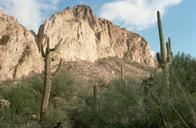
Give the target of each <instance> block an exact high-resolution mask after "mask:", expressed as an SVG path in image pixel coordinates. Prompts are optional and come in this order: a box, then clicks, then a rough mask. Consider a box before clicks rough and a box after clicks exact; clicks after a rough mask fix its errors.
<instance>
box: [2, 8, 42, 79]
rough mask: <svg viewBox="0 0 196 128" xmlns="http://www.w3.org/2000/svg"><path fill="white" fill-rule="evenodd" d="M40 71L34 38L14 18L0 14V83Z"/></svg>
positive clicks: (39, 56)
mask: <svg viewBox="0 0 196 128" xmlns="http://www.w3.org/2000/svg"><path fill="white" fill-rule="evenodd" d="M42 69H43V60H42V57H41V55H40V54H39V52H38V48H37V45H36V42H35V37H34V36H33V35H32V34H31V32H30V31H28V30H27V29H26V28H24V27H23V26H22V25H20V24H19V23H18V22H17V20H16V19H15V18H14V17H11V16H7V15H6V14H4V13H3V12H0V81H1V80H7V79H14V78H20V77H22V76H27V75H29V74H30V73H40V72H41V71H42Z"/></svg>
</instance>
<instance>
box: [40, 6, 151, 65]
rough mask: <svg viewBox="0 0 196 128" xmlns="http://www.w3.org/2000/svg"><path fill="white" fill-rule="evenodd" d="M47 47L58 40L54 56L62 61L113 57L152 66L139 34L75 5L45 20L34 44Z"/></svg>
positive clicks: (91, 60)
mask: <svg viewBox="0 0 196 128" xmlns="http://www.w3.org/2000/svg"><path fill="white" fill-rule="evenodd" d="M45 36H48V37H49V38H50V47H51V48H52V47H55V45H56V44H57V43H59V42H61V44H60V47H59V48H58V49H57V50H56V52H55V54H54V55H53V56H54V60H55V58H63V59H64V60H65V61H79V60H86V61H90V62H94V61H96V60H98V59H101V58H106V57H113V56H117V57H119V58H127V59H129V60H131V61H135V62H138V63H142V64H147V65H150V66H154V60H153V57H152V55H151V52H150V49H149V46H148V44H147V42H146V41H145V40H144V38H143V37H141V36H140V35H138V34H136V33H133V32H129V31H127V30H125V29H122V28H120V27H118V26H116V25H113V24H112V23H111V22H110V21H108V20H105V19H101V18H98V19H97V18H96V17H95V16H94V15H93V12H92V10H91V8H89V7H88V6H84V5H78V6H76V7H74V8H72V9H71V8H66V9H65V10H64V11H63V12H59V13H57V14H55V15H53V16H52V17H51V18H50V19H48V20H47V21H46V22H45V23H44V24H43V25H42V26H41V27H40V29H39V33H38V39H39V42H38V44H39V45H40V48H41V45H42V46H43V47H45V46H46V42H45Z"/></svg>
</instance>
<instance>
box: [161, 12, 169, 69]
mask: <svg viewBox="0 0 196 128" xmlns="http://www.w3.org/2000/svg"><path fill="white" fill-rule="evenodd" d="M157 23H158V30H159V39H160V53H157V60H158V62H159V65H160V66H161V68H163V69H164V68H167V66H168V64H169V63H171V62H172V51H171V39H170V38H168V42H167V43H166V45H165V42H164V33H163V28H162V23H161V16H160V12H159V11H157ZM165 46H166V48H167V51H166V49H165Z"/></svg>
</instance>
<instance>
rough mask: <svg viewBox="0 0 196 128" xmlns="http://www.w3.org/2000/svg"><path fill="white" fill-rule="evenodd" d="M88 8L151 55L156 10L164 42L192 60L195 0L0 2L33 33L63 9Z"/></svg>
mask: <svg viewBox="0 0 196 128" xmlns="http://www.w3.org/2000/svg"><path fill="white" fill-rule="evenodd" d="M77 4H86V5H89V6H90V7H91V8H92V9H93V10H94V13H95V15H96V16H97V17H98V16H101V17H104V18H107V19H109V20H112V21H113V22H114V23H115V24H117V25H119V26H121V27H125V28H126V29H128V30H130V31H134V32H137V33H139V34H141V35H143V36H144V38H145V39H146V40H147V41H148V42H149V44H150V47H151V49H152V50H153V51H154V52H157V51H159V38H158V30H157V24H156V10H160V11H161V14H162V15H163V17H162V22H163V25H164V32H165V39H167V37H168V36H170V37H171V39H172V47H173V51H174V53H177V52H178V51H181V52H185V53H188V54H191V55H192V56H195V57H196V0H0V9H1V10H3V11H5V12H6V13H8V14H9V15H13V16H15V17H16V18H17V19H18V20H19V22H20V23H22V24H23V25H24V26H26V27H27V28H29V29H33V30H35V31H37V29H38V27H39V25H40V24H42V23H43V21H44V20H45V19H47V18H49V17H50V16H51V15H52V14H54V13H55V12H58V11H62V10H63V9H64V8H66V7H67V6H71V7H73V6H75V5H77Z"/></svg>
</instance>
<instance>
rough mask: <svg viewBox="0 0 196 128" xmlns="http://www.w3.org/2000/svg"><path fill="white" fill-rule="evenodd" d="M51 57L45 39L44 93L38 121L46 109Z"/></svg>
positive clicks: (43, 115)
mask: <svg viewBox="0 0 196 128" xmlns="http://www.w3.org/2000/svg"><path fill="white" fill-rule="evenodd" d="M51 78H52V75H51V58H50V48H49V41H47V48H46V55H45V69H44V92H43V93H44V94H43V99H42V105H41V113H40V121H41V120H43V119H44V118H45V117H46V112H47V109H48V104H49V98H50V90H51Z"/></svg>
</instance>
